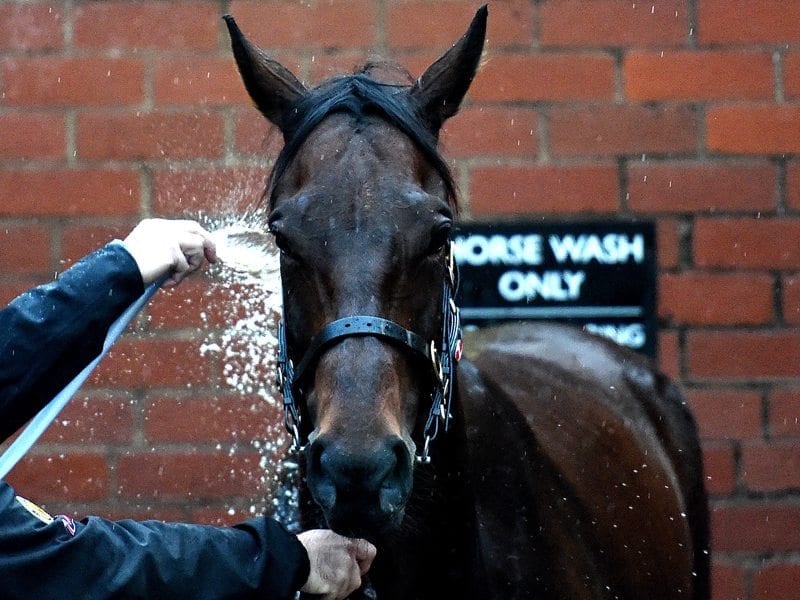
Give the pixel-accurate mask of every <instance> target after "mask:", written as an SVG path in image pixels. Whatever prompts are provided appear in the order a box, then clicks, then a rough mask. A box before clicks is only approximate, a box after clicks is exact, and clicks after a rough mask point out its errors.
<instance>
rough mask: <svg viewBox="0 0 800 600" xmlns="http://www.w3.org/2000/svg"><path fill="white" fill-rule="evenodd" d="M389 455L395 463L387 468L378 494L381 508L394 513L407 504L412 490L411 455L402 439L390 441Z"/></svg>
mask: <svg viewBox="0 0 800 600" xmlns="http://www.w3.org/2000/svg"><path fill="white" fill-rule="evenodd" d="M389 455H390V456H391V457H392V460H393V462H394V464H393V465H392V466H391V468H390V469H388V470H387V473H388V474H387V476H386V478H385V479H384V480H383V482H382V484H381V488H380V492H379V494H378V497H379V500H380V505H381V510H383V511H384V512H387V513H391V514H394V513H396V512H398V511H399V510H401V509H402V508H403V506H404V505H405V502H406V499H407V498H408V492H409V491H410V479H411V455H410V453H409V451H408V448H407V447H406V445H405V444H404V443H403V442H402V440H399V439H397V440H394V441H392V442H390V443H389Z"/></svg>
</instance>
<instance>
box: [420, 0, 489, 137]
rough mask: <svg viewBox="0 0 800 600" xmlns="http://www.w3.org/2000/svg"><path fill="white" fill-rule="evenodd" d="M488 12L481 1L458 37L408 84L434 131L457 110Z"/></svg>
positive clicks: (478, 53) (477, 55) (474, 63)
mask: <svg viewBox="0 0 800 600" xmlns="http://www.w3.org/2000/svg"><path fill="white" fill-rule="evenodd" d="M488 14H489V10H488V8H487V7H486V5H485V4H484V5H483V6H481V7H480V8H479V9H478V12H477V13H475V17H474V18H473V19H472V23H470V26H469V29H467V32H466V33H465V34H464V35H463V36H462V37H461V39H460V40H458V41H457V42H456V43H455V44H454V45H453V47H452V48H450V50H448V51H447V52H445V53H444V54H443V55H442V56H441V57H439V59H438V60H437V61H436V62H435V63H433V64H432V65H431V66H430V67H428V69H427V70H426V71H425V73H423V74H422V76H421V77H420V78H419V79H418V80H417V82H416V83H415V84H414V87H413V88H411V95H412V96H413V97H415V98H416V99H417V100H418V101H419V103H420V105H421V106H422V109H423V113H424V114H425V115H426V116H427V118H428V120H429V123H430V126H431V129H432V130H433V132H434V133H438V131H439V128H440V127H441V126H442V124H443V123H444V122H445V121H446V120H447V119H449V118H450V117H452V116H453V115H455V114H456V113H457V112H458V107H459V106H460V104H461V101H462V100H463V99H464V95H465V94H466V93H467V90H468V89H469V86H470V84H471V83H472V80H473V78H474V77H475V73H476V72H477V71H478V64H479V63H480V60H481V53H482V52H483V41H484V39H485V37H486V18H487V16H488Z"/></svg>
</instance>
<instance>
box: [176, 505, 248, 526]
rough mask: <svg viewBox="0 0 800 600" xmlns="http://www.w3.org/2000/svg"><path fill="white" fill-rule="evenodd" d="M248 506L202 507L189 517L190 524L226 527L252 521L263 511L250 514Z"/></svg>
mask: <svg viewBox="0 0 800 600" xmlns="http://www.w3.org/2000/svg"><path fill="white" fill-rule="evenodd" d="M251 506H254V505H250V506H247V507H239V506H230V505H227V504H226V505H225V506H221V507H217V508H215V507H212V506H204V507H202V508H199V509H197V510H193V511H192V512H191V515H190V517H189V520H190V522H192V523H200V524H203V525H213V526H214V527H228V526H231V525H235V524H237V523H241V522H242V521H246V520H248V519H252V518H253V517H255V516H257V515H260V514H262V513H263V510H260V509H259V510H257V511H256V512H251V510H250V507H251Z"/></svg>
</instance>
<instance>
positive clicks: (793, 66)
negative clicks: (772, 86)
mask: <svg viewBox="0 0 800 600" xmlns="http://www.w3.org/2000/svg"><path fill="white" fill-rule="evenodd" d="M783 93H784V95H785V96H786V97H787V98H792V99H797V98H800V51H796V50H795V51H794V52H787V53H786V57H785V58H784V61H783Z"/></svg>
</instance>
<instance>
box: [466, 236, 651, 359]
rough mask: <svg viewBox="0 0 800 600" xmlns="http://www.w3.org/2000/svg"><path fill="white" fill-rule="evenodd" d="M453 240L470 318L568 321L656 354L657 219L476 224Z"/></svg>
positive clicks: (473, 321)
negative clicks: (644, 220)
mask: <svg viewBox="0 0 800 600" xmlns="http://www.w3.org/2000/svg"><path fill="white" fill-rule="evenodd" d="M453 242H454V252H455V257H456V262H457V263H458V265H459V269H460V272H461V289H460V306H461V319H462V322H463V323H464V324H465V325H478V326H480V325H485V324H488V323H492V322H500V321H511V320H519V319H548V320H555V321H562V322H568V323H572V324H575V325H578V326H582V327H584V328H585V329H587V330H590V331H593V332H595V333H599V334H602V335H605V336H606V337H610V338H612V339H614V340H616V341H617V342H619V343H621V344H623V345H625V346H629V347H631V348H634V349H635V350H638V351H640V352H642V353H643V354H646V355H648V356H655V350H656V318H655V305H656V303H655V298H656V256H655V255H656V252H655V228H654V226H653V224H652V223H641V222H636V223H632V222H614V221H596V222H576V223H502V224H501V223H470V224H462V225H459V226H458V228H457V230H456V232H455V235H454V236H453Z"/></svg>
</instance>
